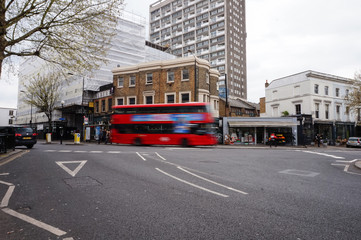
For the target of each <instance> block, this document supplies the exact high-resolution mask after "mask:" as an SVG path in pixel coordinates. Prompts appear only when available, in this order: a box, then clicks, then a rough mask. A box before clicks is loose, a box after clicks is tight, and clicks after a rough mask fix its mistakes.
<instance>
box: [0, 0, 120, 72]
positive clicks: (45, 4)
mask: <svg viewBox="0 0 361 240" xmlns="http://www.w3.org/2000/svg"><path fill="white" fill-rule="evenodd" d="M123 1H124V0H0V76H1V69H2V65H3V63H4V60H5V59H9V58H10V57H12V56H20V57H27V56H36V57H39V58H41V59H44V60H45V61H48V62H52V63H56V64H58V65H60V66H62V67H65V68H68V69H69V70H72V71H79V72H80V71H88V70H91V69H93V68H95V67H97V66H99V64H100V63H101V62H102V61H103V60H101V58H100V57H101V56H104V55H105V53H106V50H107V48H108V47H109V43H110V40H111V38H112V37H113V36H114V34H115V24H116V23H117V17H118V16H119V14H120V10H121V8H122V6H123Z"/></svg>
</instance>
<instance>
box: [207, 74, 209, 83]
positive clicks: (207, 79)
mask: <svg viewBox="0 0 361 240" xmlns="http://www.w3.org/2000/svg"><path fill="white" fill-rule="evenodd" d="M206 83H207V84H209V73H206Z"/></svg>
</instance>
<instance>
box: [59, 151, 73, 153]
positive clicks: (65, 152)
mask: <svg viewBox="0 0 361 240" xmlns="http://www.w3.org/2000/svg"><path fill="white" fill-rule="evenodd" d="M58 152H61V153H69V152H72V150H59V151H58Z"/></svg>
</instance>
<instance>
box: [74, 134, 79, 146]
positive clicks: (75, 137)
mask: <svg viewBox="0 0 361 240" xmlns="http://www.w3.org/2000/svg"><path fill="white" fill-rule="evenodd" d="M74 143H75V144H80V133H74Z"/></svg>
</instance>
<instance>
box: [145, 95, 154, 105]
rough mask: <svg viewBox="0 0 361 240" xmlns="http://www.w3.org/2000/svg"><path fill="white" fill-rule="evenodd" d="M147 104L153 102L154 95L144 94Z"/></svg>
mask: <svg viewBox="0 0 361 240" xmlns="http://www.w3.org/2000/svg"><path fill="white" fill-rule="evenodd" d="M144 98H145V104H153V96H144Z"/></svg>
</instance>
